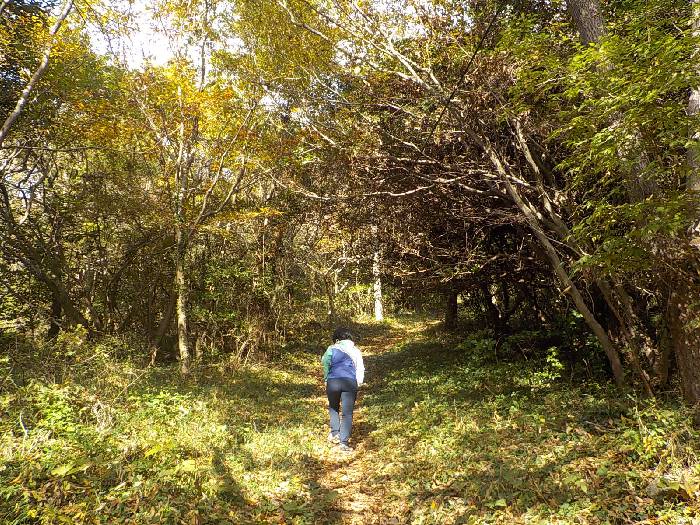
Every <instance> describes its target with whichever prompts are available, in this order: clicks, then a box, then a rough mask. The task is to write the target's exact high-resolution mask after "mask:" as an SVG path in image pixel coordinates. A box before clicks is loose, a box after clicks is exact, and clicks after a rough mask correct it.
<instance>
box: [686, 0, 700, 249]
mask: <svg viewBox="0 0 700 525" xmlns="http://www.w3.org/2000/svg"><path fill="white" fill-rule="evenodd" d="M691 7H692V9H693V36H695V37H696V38H700V0H691ZM699 61H700V49H698V50H696V52H695V54H694V56H693V64H694V66H695V69H696V71H698V70H700V63H699ZM698 115H700V86H695V87H694V88H693V89H691V90H690V99H689V100H688V116H689V117H697V116H698ZM687 158H688V181H687V189H688V191H689V192H691V193H692V194H694V196H695V198H696V199H700V129H698V127H697V126H696V127H695V128H691V130H690V147H689V148H688V153H687ZM690 242H691V244H692V245H693V246H695V248H697V249H700V202H699V203H696V213H695V221H694V222H693V226H692V228H691V231H690Z"/></svg>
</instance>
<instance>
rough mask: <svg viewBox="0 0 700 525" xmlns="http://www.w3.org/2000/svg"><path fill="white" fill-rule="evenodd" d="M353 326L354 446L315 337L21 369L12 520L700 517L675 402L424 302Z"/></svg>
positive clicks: (686, 420)
mask: <svg viewBox="0 0 700 525" xmlns="http://www.w3.org/2000/svg"><path fill="white" fill-rule="evenodd" d="M355 328H356V329H357V330H358V331H359V333H360V334H361V336H362V339H361V341H360V346H361V347H362V348H363V350H364V351H365V352H366V367H367V377H368V380H369V384H368V385H367V387H366V388H364V389H363V391H362V393H361V397H360V404H359V406H360V407H361V408H360V410H359V413H358V416H357V425H356V431H355V434H354V437H355V444H356V445H357V452H356V454H355V455H354V456H351V457H350V458H346V459H337V458H336V457H335V456H334V455H333V454H332V452H331V450H332V449H330V448H329V446H328V445H327V444H326V443H325V436H326V427H325V425H326V413H325V405H324V399H323V389H322V384H321V381H320V379H319V373H320V366H319V363H318V359H319V357H320V354H321V352H322V350H323V348H322V347H321V346H320V345H319V344H318V343H315V344H313V345H310V347H309V348H306V349H303V345H301V347H299V348H298V349H297V350H296V351H294V352H290V353H288V354H286V356H285V357H284V358H283V359H281V360H279V361H276V362H274V363H268V364H257V365H252V366H247V367H244V368H240V369H231V368H226V367H223V366H222V367H209V368H205V369H202V370H199V371H198V372H197V373H196V374H195V375H194V377H192V378H191V379H189V380H186V381H185V380H182V379H180V378H179V377H178V375H177V374H176V372H175V369H174V368H170V367H157V368H148V369H139V368H138V367H135V366H133V365H130V364H129V362H128V361H124V360H122V361H119V360H117V359H116V358H115V357H114V355H113V353H110V351H108V350H104V352H102V353H99V352H98V354H97V355H98V357H97V358H94V357H93V358H92V359H91V360H90V361H85V359H88V358H89V356H92V355H95V353H94V348H91V349H84V350H83V354H81V353H78V354H77V355H75V356H73V357H72V359H73V366H72V367H71V368H70V369H67V370H65V371H64V372H62V373H61V374H58V375H56V374H51V375H49V374H46V373H43V374H42V373H38V372H37V373H35V374H34V376H35V377H34V379H32V378H31V377H28V376H27V377H25V378H24V384H23V386H15V387H12V388H9V389H6V391H5V392H4V393H3V394H2V395H1V396H0V410H1V411H2V412H1V414H2V419H1V420H0V436H1V437H0V454H1V455H0V522H2V523H8V524H9V523H115V522H125V523H298V524H302V523H416V524H423V523H434V524H446V523H484V524H485V523H499V524H510V523H527V524H537V523H543V524H544V523H547V524H550V523H551V524H554V523H567V524H568V523H585V524H604V523H610V524H618V523H619V524H622V523H649V524H651V523H668V524H678V523H688V524H691V523H693V521H692V517H693V516H695V514H696V513H697V512H698V511H699V508H698V499H697V497H698V493H697V489H698V487H697V480H698V479H700V468H699V467H698V460H697V457H698V455H699V452H700V442H699V440H698V438H699V437H700V436H699V435H698V433H697V432H696V431H695V430H694V429H693V428H692V427H691V426H690V414H689V412H688V411H687V410H686V409H685V408H683V407H682V406H681V405H680V404H677V403H676V402H674V401H673V400H656V401H654V400H639V399H636V398H635V397H634V396H630V395H626V394H621V393H620V392H618V391H616V390H614V389H612V388H611V387H610V386H609V385H608V384H606V383H605V382H596V381H593V380H590V379H589V380H588V381H587V382H586V383H585V384H583V386H582V385H581V384H575V383H573V384H572V383H571V382H570V381H569V375H568V374H565V373H564V370H562V367H561V365H560V364H559V361H558V359H557V355H556V352H554V351H553V352H551V353H550V355H549V357H548V358H546V359H540V360H533V359H531V360H529V361H520V362H503V361H499V362H496V360H495V359H494V354H493V353H492V352H491V351H490V348H491V347H492V345H490V344H489V343H488V341H484V340H483V339H479V338H471V339H467V340H466V341H462V342H457V341H456V340H454V339H453V338H446V337H444V336H442V335H441V334H440V333H439V332H437V331H436V330H435V329H434V326H433V327H431V325H430V324H429V323H427V322H425V320H423V321H416V320H410V319H409V320H403V321H396V320H394V321H391V322H387V323H383V324H367V325H356V326H355ZM82 355H84V358H83V357H81V356H82ZM25 375H26V374H25ZM562 376H564V377H562ZM49 377H52V378H54V379H55V378H59V379H60V382H54V381H49V380H48V378H49ZM683 520H686V521H683Z"/></svg>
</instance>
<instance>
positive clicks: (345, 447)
mask: <svg viewBox="0 0 700 525" xmlns="http://www.w3.org/2000/svg"><path fill="white" fill-rule="evenodd" d="M338 448H339V449H340V451H341V452H353V451H354V449H353V448H352V447H351V446H349V445H346V444H345V443H341V444H340V445H338Z"/></svg>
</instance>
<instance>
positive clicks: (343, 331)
mask: <svg viewBox="0 0 700 525" xmlns="http://www.w3.org/2000/svg"><path fill="white" fill-rule="evenodd" d="M345 339H350V341H354V340H355V339H354V338H353V336H352V332H351V331H350V330H349V329H348V328H345V327H344V326H340V327H338V328H336V329H335V332H333V342H334V343H335V342H336V341H343V340H345Z"/></svg>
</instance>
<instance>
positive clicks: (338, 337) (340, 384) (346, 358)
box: [321, 328, 365, 452]
mask: <svg viewBox="0 0 700 525" xmlns="http://www.w3.org/2000/svg"><path fill="white" fill-rule="evenodd" d="M321 363H323V379H324V381H325V382H326V394H327V395H328V414H329V416H330V420H331V421H330V425H331V431H330V433H329V434H328V441H330V442H331V443H337V444H338V445H339V447H340V449H341V450H342V451H344V452H352V448H351V447H350V445H348V441H349V440H350V434H351V433H352V412H353V410H354V408H355V400H356V399H357V389H358V387H359V386H360V385H362V383H363V382H364V380H365V365H364V363H363V362H362V354H361V353H360V349H359V348H357V347H356V346H355V343H354V339H353V335H352V333H351V332H350V330H348V329H347V328H337V329H336V330H335V332H333V344H332V345H331V346H329V347H328V349H327V350H326V353H325V354H323V357H322V358H321ZM341 404H342V406H343V418H342V420H341V418H340V405H341Z"/></svg>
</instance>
